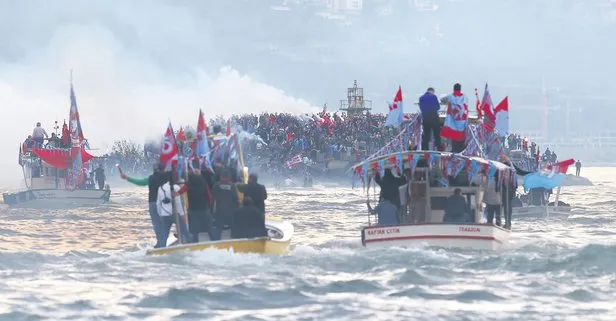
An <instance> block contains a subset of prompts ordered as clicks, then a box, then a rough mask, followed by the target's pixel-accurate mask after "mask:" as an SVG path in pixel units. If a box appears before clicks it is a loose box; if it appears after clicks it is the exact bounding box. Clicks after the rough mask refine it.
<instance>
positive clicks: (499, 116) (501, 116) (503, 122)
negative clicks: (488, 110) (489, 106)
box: [494, 97, 509, 137]
mask: <svg viewBox="0 0 616 321" xmlns="http://www.w3.org/2000/svg"><path fill="white" fill-rule="evenodd" d="M494 113H495V114H496V116H495V119H496V130H497V131H498V135H499V136H501V137H504V136H507V135H509V98H508V97H505V99H503V100H502V101H501V102H500V103H498V105H496V108H494Z"/></svg>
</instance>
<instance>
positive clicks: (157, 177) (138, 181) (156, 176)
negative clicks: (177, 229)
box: [120, 164, 172, 248]
mask: <svg viewBox="0 0 616 321" xmlns="http://www.w3.org/2000/svg"><path fill="white" fill-rule="evenodd" d="M171 176H172V175H171V172H166V171H165V164H158V165H156V166H154V172H153V173H152V175H150V176H148V177H144V178H134V177H130V176H128V175H126V174H124V173H121V174H120V177H122V179H125V180H126V181H128V182H130V183H133V184H135V185H138V186H147V187H148V206H149V212H150V219H151V220H152V229H153V230H154V234H155V235H156V245H155V246H154V247H155V248H159V247H165V246H166V245H167V239H164V240H163V239H162V238H161V229H162V222H161V219H160V216H159V215H158V206H157V204H156V199H157V198H158V188H159V187H160V186H162V185H163V184H164V183H165V182H169V181H170V180H171Z"/></svg>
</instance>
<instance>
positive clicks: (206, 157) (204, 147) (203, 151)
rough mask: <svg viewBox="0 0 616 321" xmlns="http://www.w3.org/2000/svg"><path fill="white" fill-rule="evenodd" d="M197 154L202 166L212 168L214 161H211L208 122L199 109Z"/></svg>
mask: <svg viewBox="0 0 616 321" xmlns="http://www.w3.org/2000/svg"><path fill="white" fill-rule="evenodd" d="M196 155H197V157H198V158H199V164H200V167H201V168H202V167H204V166H205V168H207V169H209V170H212V162H211V161H210V145H209V142H208V141H207V124H206V122H205V117H204V116H203V111H202V110H199V120H198V121H197V148H196Z"/></svg>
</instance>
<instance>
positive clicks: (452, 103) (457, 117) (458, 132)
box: [441, 84, 468, 153]
mask: <svg viewBox="0 0 616 321" xmlns="http://www.w3.org/2000/svg"><path fill="white" fill-rule="evenodd" d="M447 98H448V103H447V116H445V124H444V126H443V129H441V136H442V137H444V138H448V139H450V140H451V145H452V147H451V152H452V153H460V152H462V151H463V150H464V148H465V143H464V141H465V139H466V128H467V127H468V99H467V98H466V96H465V95H464V94H463V93H462V85H460V84H455V85H453V93H452V94H451V95H449V96H448V97H447Z"/></svg>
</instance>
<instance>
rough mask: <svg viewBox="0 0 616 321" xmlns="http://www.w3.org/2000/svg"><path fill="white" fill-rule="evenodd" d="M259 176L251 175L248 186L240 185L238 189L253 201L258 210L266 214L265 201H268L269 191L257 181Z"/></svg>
mask: <svg viewBox="0 0 616 321" xmlns="http://www.w3.org/2000/svg"><path fill="white" fill-rule="evenodd" d="M258 180H259V176H258V175H257V174H255V173H251V174H250V175H249V176H248V184H238V185H237V188H238V190H239V191H240V192H242V193H244V196H248V197H250V198H251V199H252V202H253V204H254V206H255V207H256V208H258V209H259V210H260V211H261V212H263V213H265V200H266V199H267V189H265V186H264V185H261V184H259V183H258V182H257V181H258Z"/></svg>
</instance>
